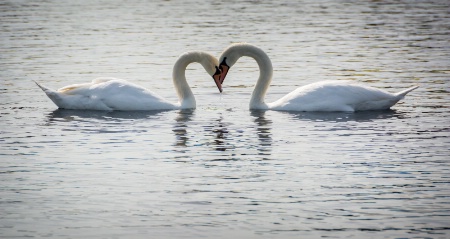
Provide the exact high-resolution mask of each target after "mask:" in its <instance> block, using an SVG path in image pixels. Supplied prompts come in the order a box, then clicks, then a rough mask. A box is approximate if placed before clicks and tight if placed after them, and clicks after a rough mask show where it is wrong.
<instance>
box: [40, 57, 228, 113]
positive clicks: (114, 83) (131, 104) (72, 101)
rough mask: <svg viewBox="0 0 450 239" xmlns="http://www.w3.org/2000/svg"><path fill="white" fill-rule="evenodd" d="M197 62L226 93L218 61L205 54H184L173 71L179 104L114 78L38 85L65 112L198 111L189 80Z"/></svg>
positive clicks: (220, 89)
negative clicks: (190, 69) (57, 86)
mask: <svg viewBox="0 0 450 239" xmlns="http://www.w3.org/2000/svg"><path fill="white" fill-rule="evenodd" d="M193 62H197V63H200V64H201V65H202V66H203V68H205V70H206V71H207V72H208V73H209V74H210V75H212V77H213V79H214V81H215V82H216V85H217V88H218V89H219V91H220V92H222V86H221V84H220V83H219V77H220V70H219V68H218V65H219V62H218V60H217V58H215V57H214V56H212V55H210V54H209V53H206V52H201V51H192V52H186V53H184V54H182V55H181V56H180V57H179V58H178V60H177V61H176V63H175V65H174V67H173V74H172V77H173V84H174V86H175V89H176V91H177V94H178V97H179V102H178V103H172V102H169V101H167V100H166V99H164V98H162V97H161V96H159V95H158V94H156V93H154V92H153V91H151V90H149V89H146V88H144V87H142V86H139V85H136V84H133V83H131V82H129V81H126V80H122V79H117V78H111V77H101V78H97V79H94V80H93V81H92V82H90V83H84V84H73V85H69V86H66V87H63V88H61V89H59V90H57V91H55V90H51V89H49V88H47V87H45V86H43V85H41V84H39V83H37V82H35V83H36V84H37V85H38V86H39V87H40V88H41V89H42V90H43V91H44V92H45V94H47V96H48V97H49V98H50V99H51V100H52V101H53V102H54V103H55V104H56V105H57V106H58V107H59V108H61V109H77V110H107V111H113V110H121V111H128V110H130V111H131V110H172V109H193V108H195V107H196V102H195V97H194V95H193V94H192V91H191V88H190V87H189V85H188V83H187V81H186V76H185V71H186V68H187V66H188V65H189V64H190V63H193Z"/></svg>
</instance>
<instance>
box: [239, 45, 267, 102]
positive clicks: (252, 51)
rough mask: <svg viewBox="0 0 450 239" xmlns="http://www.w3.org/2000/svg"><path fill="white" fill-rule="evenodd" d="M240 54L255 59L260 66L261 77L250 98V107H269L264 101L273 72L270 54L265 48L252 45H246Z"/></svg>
mask: <svg viewBox="0 0 450 239" xmlns="http://www.w3.org/2000/svg"><path fill="white" fill-rule="evenodd" d="M238 54H240V55H241V56H248V57H251V58H253V59H255V61H256V63H258V67H259V78H258V81H257V82H256V85H255V89H254V90H253V93H252V97H251V99H250V109H267V108H268V106H267V104H266V103H265V102H264V97H265V96H266V93H267V90H268V89H269V85H270V82H271V81H272V74H273V68H272V62H271V61H270V58H269V56H267V54H266V53H265V52H264V51H263V50H261V49H259V48H257V47H254V46H251V45H250V46H249V45H245V46H244V47H243V48H242V49H241V50H240V51H239V53H238Z"/></svg>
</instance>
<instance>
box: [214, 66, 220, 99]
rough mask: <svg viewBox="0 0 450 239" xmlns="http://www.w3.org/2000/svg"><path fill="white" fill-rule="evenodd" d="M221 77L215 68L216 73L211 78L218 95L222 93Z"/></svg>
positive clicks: (217, 68)
mask: <svg viewBox="0 0 450 239" xmlns="http://www.w3.org/2000/svg"><path fill="white" fill-rule="evenodd" d="M221 77H222V72H221V71H220V70H219V67H217V66H216V73H214V75H213V76H212V78H213V79H214V82H216V86H217V89H219V91H220V93H222V83H220V78H221Z"/></svg>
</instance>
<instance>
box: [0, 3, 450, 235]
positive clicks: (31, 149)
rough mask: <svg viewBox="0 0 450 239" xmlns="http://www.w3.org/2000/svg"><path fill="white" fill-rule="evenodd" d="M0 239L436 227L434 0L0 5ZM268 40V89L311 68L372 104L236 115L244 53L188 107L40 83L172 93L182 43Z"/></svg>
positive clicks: (442, 91)
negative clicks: (365, 108)
mask: <svg viewBox="0 0 450 239" xmlns="http://www.w3.org/2000/svg"><path fill="white" fill-rule="evenodd" d="M0 28H1V30H0V41H1V44H0V51H1V52H0V66H1V71H0V92H1V93H0V132H1V133H0V155H1V156H0V181H1V184H0V237H1V238H30V237H31V238H33V237H35V238H232V237H236V238H449V237H450V223H449V221H450V94H449V91H450V87H449V86H450V83H449V80H450V60H449V59H450V4H449V2H448V1H438V0H435V1H407V0H400V1H390V0H386V1H338V0H327V1H312V0H311V1H308V0H301V1H287V0H286V1H285V0H280V1H198V0H188V1H184V0H183V1H182V0H171V1H145V0H130V1H116V0H114V1H101V0H90V1H68V0H58V1H57V0H46V1H25V0H14V1H13V0H5V1H1V2H0ZM234 42H248V43H252V44H254V45H256V46H258V47H260V48H262V49H263V50H265V51H266V52H267V54H268V55H269V56H270V58H271V60H272V62H273V66H274V70H275V72H274V78H273V81H272V84H271V86H270V88H269V92H268V95H267V97H266V99H267V101H268V102H270V101H274V100H276V99H278V98H279V97H281V96H283V95H284V94H286V93H288V92H290V91H292V90H294V89H295V88H297V87H299V86H302V85H305V84H309V83H313V82H317V81H320V80H352V81H355V82H360V83H362V84H367V85H370V86H373V87H377V88H380V89H384V90H387V91H390V92H398V91H400V90H403V89H406V88H408V87H410V86H413V85H420V88H419V89H417V90H415V91H413V92H411V93H410V94H408V95H407V96H406V97H405V99H403V100H402V101H401V102H399V103H398V104H397V105H395V106H394V107H393V108H392V109H391V110H388V111H373V112H356V113H311V112H310V113H308V112H291V113H289V112H276V111H250V110H248V103H249V99H250V94H251V91H252V89H253V86H254V84H255V81H256V79H257V77H258V68H257V64H256V63H255V62H254V61H253V60H252V59H250V58H242V59H240V60H239V62H238V63H237V64H236V65H235V66H234V67H233V69H231V71H230V72H229V74H228V76H227V79H226V81H225V83H224V93H223V94H219V92H218V90H217V88H216V87H215V85H214V82H213V81H212V79H211V76H209V75H208V74H206V73H205V72H204V70H203V68H202V67H201V66H199V65H196V64H192V65H190V66H189V68H188V71H187V79H188V82H189V84H190V86H191V87H192V89H193V92H194V94H195V95H196V99H197V108H196V109H195V110H174V111H158V112H151V111H149V112H102V111H73V110H60V109H57V107H56V106H55V105H54V104H53V103H52V102H51V101H50V100H49V99H48V98H47V97H46V95H45V94H44V93H43V92H42V91H41V90H40V89H39V88H38V87H37V86H36V85H35V84H34V82H33V81H38V82H40V83H42V84H44V85H46V86H48V87H50V88H54V89H57V88H60V87H63V86H66V85H69V84H74V83H83V82H89V81H91V80H92V79H94V78H96V77H102V76H111V77H117V78H122V79H127V80H129V81H132V82H134V83H136V84H139V85H142V86H145V87H147V88H149V89H152V90H153V91H155V92H157V93H158V94H160V95H161V96H163V97H166V98H167V99H169V100H171V101H173V102H176V101H177V96H176V93H175V91H174V89H173V85H172V79H171V71H172V67H173V64H174V62H175V61H176V59H177V57H178V56H179V55H181V54H182V53H183V52H186V51H191V50H203V51H208V52H210V53H212V54H213V55H216V56H217V57H218V56H219V55H220V53H221V51H222V50H223V49H224V48H226V47H227V46H228V45H229V44H230V43H234Z"/></svg>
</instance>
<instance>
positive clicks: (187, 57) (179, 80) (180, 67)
mask: <svg viewBox="0 0 450 239" xmlns="http://www.w3.org/2000/svg"><path fill="white" fill-rule="evenodd" d="M199 58H200V54H197V53H196V52H189V53H185V54H183V55H181V56H180V58H178V60H177V62H175V65H174V66H173V73H172V77H173V85H174V86H175V89H176V91H177V94H178V98H179V100H180V102H179V104H180V107H181V108H182V109H187V108H195V106H196V102H195V97H194V94H193V93H192V90H191V87H189V84H188V83H187V81H186V68H187V66H188V65H189V64H191V63H193V62H200V63H201V61H200V59H199Z"/></svg>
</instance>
